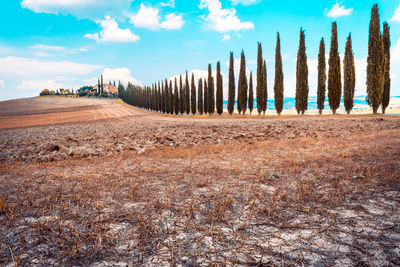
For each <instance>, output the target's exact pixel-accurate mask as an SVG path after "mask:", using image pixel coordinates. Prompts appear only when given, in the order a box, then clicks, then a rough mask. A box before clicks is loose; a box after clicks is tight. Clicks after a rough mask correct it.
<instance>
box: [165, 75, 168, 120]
mask: <svg viewBox="0 0 400 267" xmlns="http://www.w3.org/2000/svg"><path fill="white" fill-rule="evenodd" d="M164 88H165V113H167V114H169V86H168V80H167V79H165V86H164Z"/></svg>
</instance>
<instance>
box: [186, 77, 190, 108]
mask: <svg viewBox="0 0 400 267" xmlns="http://www.w3.org/2000/svg"><path fill="white" fill-rule="evenodd" d="M185 111H186V115H189V113H190V85H189V77H188V72H187V71H186V78H185Z"/></svg>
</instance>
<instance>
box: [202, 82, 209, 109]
mask: <svg viewBox="0 0 400 267" xmlns="http://www.w3.org/2000/svg"><path fill="white" fill-rule="evenodd" d="M203 91H204V102H203V111H204V114H207V113H208V100H207V98H208V86H207V79H206V78H204V86H203Z"/></svg>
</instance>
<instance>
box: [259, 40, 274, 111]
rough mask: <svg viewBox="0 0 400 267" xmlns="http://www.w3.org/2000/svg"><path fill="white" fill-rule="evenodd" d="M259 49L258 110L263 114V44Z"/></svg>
mask: <svg viewBox="0 0 400 267" xmlns="http://www.w3.org/2000/svg"><path fill="white" fill-rule="evenodd" d="M278 36H279V34H278ZM257 45H258V51H257V86H256V98H257V112H258V115H260V114H261V111H262V107H263V98H264V88H263V84H264V83H263V57H262V46H261V43H258V44H257Z"/></svg>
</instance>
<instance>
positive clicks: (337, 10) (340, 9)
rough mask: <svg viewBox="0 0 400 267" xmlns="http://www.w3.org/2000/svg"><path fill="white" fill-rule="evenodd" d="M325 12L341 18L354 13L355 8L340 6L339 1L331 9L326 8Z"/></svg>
mask: <svg viewBox="0 0 400 267" xmlns="http://www.w3.org/2000/svg"><path fill="white" fill-rule="evenodd" d="M325 13H326V15H327V16H328V17H331V18H339V17H343V16H348V15H351V13H353V9H352V8H346V7H345V6H340V5H339V3H336V4H334V5H333V7H332V8H331V9H330V10H325Z"/></svg>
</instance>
